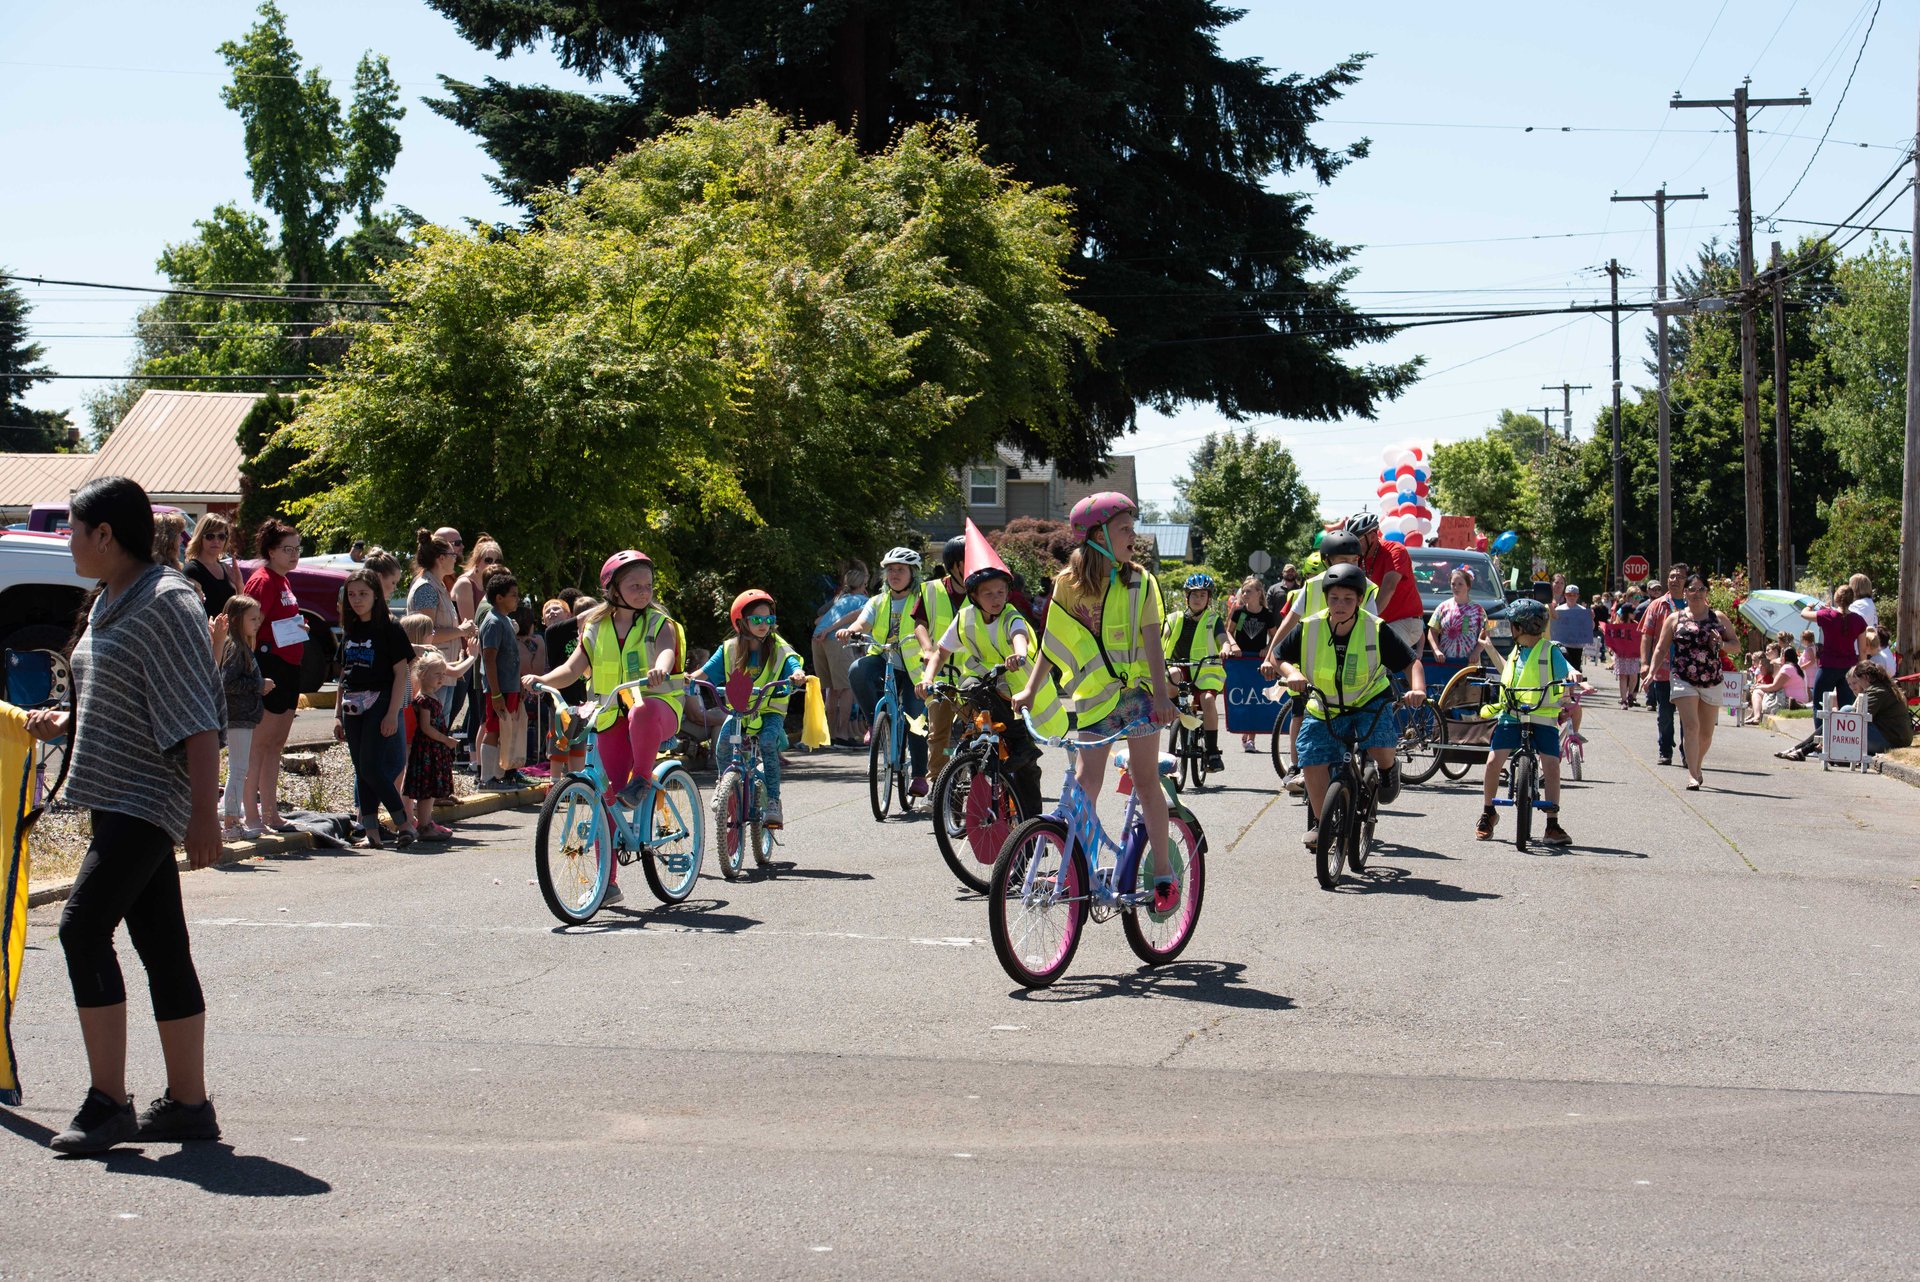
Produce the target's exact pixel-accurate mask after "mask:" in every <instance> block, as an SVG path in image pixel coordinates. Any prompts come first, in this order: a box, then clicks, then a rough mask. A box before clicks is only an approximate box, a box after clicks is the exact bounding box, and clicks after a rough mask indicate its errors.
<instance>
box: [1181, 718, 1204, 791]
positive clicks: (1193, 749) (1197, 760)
mask: <svg viewBox="0 0 1920 1282" xmlns="http://www.w3.org/2000/svg"><path fill="white" fill-rule="evenodd" d="M1181 729H1182V730H1185V731H1186V736H1187V752H1188V753H1189V754H1190V755H1189V757H1188V758H1187V760H1188V762H1189V764H1190V765H1191V766H1192V769H1191V770H1190V771H1189V772H1188V773H1189V775H1190V776H1191V777H1192V779H1193V786H1194V787H1196V788H1204V787H1206V786H1207V745H1206V742H1205V740H1204V739H1203V737H1202V736H1201V733H1200V731H1198V730H1187V729H1186V727H1185V726H1182V727H1181Z"/></svg>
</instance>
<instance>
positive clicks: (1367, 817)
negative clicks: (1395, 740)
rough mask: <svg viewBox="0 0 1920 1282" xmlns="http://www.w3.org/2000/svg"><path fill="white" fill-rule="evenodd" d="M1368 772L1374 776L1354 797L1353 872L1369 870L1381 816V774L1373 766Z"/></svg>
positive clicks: (1350, 854)
mask: <svg viewBox="0 0 1920 1282" xmlns="http://www.w3.org/2000/svg"><path fill="white" fill-rule="evenodd" d="M1402 768H1403V769H1404V767H1402ZM1367 773H1368V774H1369V775H1372V776H1373V777H1372V778H1371V779H1370V780H1369V781H1368V783H1367V785H1366V786H1365V787H1363V788H1361V789H1360V791H1359V793H1358V794H1357V795H1356V796H1355V797H1354V816H1353V817H1354V820H1355V822H1354V823H1352V824H1350V825H1349V828H1350V829H1351V831H1352V835H1351V836H1350V837H1349V838H1348V839H1347V871H1349V872H1353V873H1362V872H1365V871H1366V870H1367V860H1368V859H1369V858H1371V857H1372V855H1373V825H1374V823H1375V821H1376V820H1378V819H1379V817H1380V811H1379V806H1380V802H1379V797H1380V775H1379V772H1378V771H1376V770H1374V769H1372V768H1371V767H1370V768H1369V769H1368V771H1367Z"/></svg>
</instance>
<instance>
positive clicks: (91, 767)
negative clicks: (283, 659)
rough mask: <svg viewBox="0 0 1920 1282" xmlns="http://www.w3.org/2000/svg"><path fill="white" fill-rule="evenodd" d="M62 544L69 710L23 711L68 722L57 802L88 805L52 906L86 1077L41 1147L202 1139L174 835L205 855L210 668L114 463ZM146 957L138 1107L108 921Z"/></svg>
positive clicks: (140, 509) (211, 833)
mask: <svg viewBox="0 0 1920 1282" xmlns="http://www.w3.org/2000/svg"><path fill="white" fill-rule="evenodd" d="M70 511H71V518H72V529H71V532H70V535H69V539H68V551H69V553H70V554H71V556H72V557H73V568H74V571H75V573H77V574H78V575H80V576H81V577H82V578H86V579H92V580H97V581H99V582H100V583H101V584H102V588H103V590H102V592H101V593H100V595H99V596H98V598H97V599H96V600H95V601H94V604H93V606H92V608H91V610H90V611H89V613H88V615H87V618H86V620H85V622H84V623H83V624H82V625H81V626H82V631H81V633H80V635H79V637H78V639H77V640H76V641H75V643H74V646H73V653H72V663H73V675H74V687H75V690H76V692H77V700H78V702H77V705H76V707H75V710H74V712H73V713H71V714H69V713H65V712H55V711H51V710H43V711H38V712H32V713H29V714H28V716H27V730H28V732H29V733H31V734H32V735H34V737H36V738H38V739H42V740H50V739H57V738H61V737H63V736H65V735H67V734H69V733H71V734H72V740H71V744H72V747H71V753H72V756H71V758H70V772H69V774H68V776H67V783H66V800H67V801H68V802H69V803H71V804H73V805H75V806H78V807H81V808H82V809H85V810H87V811H89V812H90V818H91V833H92V835H91V838H90V839H89V842H88V845H87V852H86V855H85V857H84V858H83V859H82V860H81V863H80V871H79V874H78V875H77V876H76V877H75V878H74V883H73V889H72V891H71V893H70V895H69V897H68V899H67V904H66V907H65V909H64V910H62V912H61V914H60V946H61V949H62V951H64V952H65V954H66V959H67V975H68V978H69V979H70V981H71V982H72V985H73V996H74V1004H75V1005H76V1006H77V1007H78V1008H79V1012H80V1035H81V1039H82V1040H83V1041H84V1042H85V1043H86V1051H87V1066H88V1070H89V1073H90V1075H91V1084H90V1087H89V1089H88V1091H87V1096H86V1100H85V1102H84V1103H82V1104H81V1106H80V1110H79V1112H78V1113H76V1114H75V1115H74V1118H73V1121H72V1122H70V1123H68V1125H67V1128H66V1129H65V1130H63V1131H61V1132H60V1133H59V1134H57V1135H55V1136H54V1137H53V1138H52V1139H51V1140H50V1141H49V1144H50V1146H51V1147H52V1148H53V1149H55V1150H56V1151H58V1152H61V1153H70V1154H78V1153H99V1152H103V1151H105V1150H106V1149H109V1148H112V1147H113V1146H114V1145H116V1144H121V1143H124V1142H126V1141H128V1140H134V1139H140V1140H146V1141H149V1142H152V1143H171V1142H176V1141H182V1140H213V1139H218V1138H219V1137H220V1123H219V1121H218V1119H217V1118H216V1117H215V1115H214V1110H213V1101H212V1100H210V1099H209V1098H208V1097H207V1084H206V1028H207V1014H206V1011H207V1007H206V1001H205V1000H204V998H203V997H202V995H201V990H200V977H199V974H198V972H197V971H196V970H195V968H194V964H193V950H192V945H191V943H190V942H189V939H188V935H187V922H186V913H185V910H184V908H183V906H182V904H181V900H180V873H179V869H178V867H177V866H176V864H175V862H174V847H175V846H176V845H182V844H184V845H185V847H186V852H187V860H188V863H189V864H190V865H191V866H192V867H194V868H204V867H206V866H207V865H209V864H211V863H213V862H214V861H215V860H217V859H218V858H219V857H220V803H219V787H220V733H219V732H220V728H221V722H222V716H221V695H220V678H219V675H218V673H217V672H216V671H215V668H214V663H213V656H212V654H211V653H210V652H209V650H208V648H207V620H206V614H205V612H204V611H203V609H202V608H201V605H200V600H199V596H198V594H197V593H195V592H194V590H193V588H192V586H191V585H190V584H189V583H188V582H187V581H186V579H184V578H182V577H181V576H180V575H179V574H177V573H173V572H171V571H169V570H166V569H164V568H162V567H161V566H159V565H157V564H156V563H155V560H154V550H153V545H154V538H153V528H154V520H153V508H152V505H151V503H150V501H149V500H148V498H147V495H146V492H145V491H143V490H142V489H141V488H140V487H139V486H138V485H136V484H135V483H134V482H132V481H130V480H128V479H127V478H126V477H123V476H107V477H99V478H96V479H94V480H92V481H89V482H88V483H87V484H86V485H84V486H82V487H81V488H80V490H79V491H78V492H77V493H75V494H74V496H73V498H72V501H71V504H70ZM123 921H124V922H125V923H126V926H127V937H128V938H129V939H130V940H131V941H132V942H133V946H134V949H135V950H136V951H137V952H138V953H139V954H140V960H141V962H142V964H143V965H145V967H146V970H147V988H148V992H149V994H150V996H151V999H152V1006H153V1017H154V1021H155V1023H156V1025H157V1028H158V1031H159V1034H160V1051H161V1054H162V1056H163V1057H164V1059H165V1061H166V1071H167V1081H166V1087H165V1089H164V1090H163V1091H162V1092H161V1094H160V1098H158V1099H156V1100H154V1101H153V1103H151V1104H149V1105H148V1106H147V1107H146V1109H145V1110H143V1111H142V1112H141V1113H140V1114H139V1115H138V1116H137V1117H136V1116H135V1114H134V1111H133V1101H132V1100H131V1099H130V1098H129V1097H128V1095H127V1063H126V1060H127V990H126V983H125V980H124V979H123V977H122V975H121V971H120V962H119V958H118V957H117V956H116V955H115V953H114V946H113V937H114V933H115V931H117V930H118V929H119V927H120V924H121V923H122V922H123Z"/></svg>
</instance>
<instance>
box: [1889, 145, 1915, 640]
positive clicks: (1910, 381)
mask: <svg viewBox="0 0 1920 1282" xmlns="http://www.w3.org/2000/svg"><path fill="white" fill-rule="evenodd" d="M1915 167H1916V169H1920V151H1917V152H1916V153H1915ZM1913 236H1914V239H1913V246H1914V247H1915V248H1916V249H1920V184H1916V185H1915V187H1914V189H1913ZM1908 270H1909V275H1911V276H1912V285H1911V288H1910V291H1909V294H1908V298H1907V441H1906V455H1905V473H1904V477H1905V483H1904V484H1903V485H1902V486H1901V490H1900V618H1899V621H1898V622H1897V623H1896V624H1895V625H1894V634H1895V636H1896V637H1897V639H1898V640H1899V643H1900V652H1901V653H1902V654H1903V655H1904V656H1905V657H1906V661H1907V662H1906V666H1907V667H1909V668H1911V667H1912V666H1913V665H1914V664H1915V662H1916V661H1920V272H1915V271H1913V270H1912V264H1911V263H1909V266H1908Z"/></svg>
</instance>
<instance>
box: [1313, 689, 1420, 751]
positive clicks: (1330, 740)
mask: <svg viewBox="0 0 1920 1282" xmlns="http://www.w3.org/2000/svg"><path fill="white" fill-rule="evenodd" d="M1392 698H1393V696H1392V695H1390V694H1383V695H1381V696H1379V697H1378V698H1376V699H1375V700H1374V701H1373V702H1372V703H1369V704H1367V705H1366V706H1365V707H1363V708H1355V709H1354V710H1353V711H1352V712H1343V713H1341V714H1340V715H1339V716H1337V717H1335V718H1334V719H1333V724H1332V725H1331V726H1329V725H1328V724H1327V722H1325V721H1324V720H1322V719H1321V718H1319V717H1302V718H1301V719H1300V735H1299V738H1297V739H1296V740H1295V741H1294V746H1295V747H1296V748H1297V749H1298V750H1299V753H1300V766H1301V767H1302V768H1303V769H1304V768H1305V767H1307V766H1337V765H1339V764H1340V763H1341V762H1343V761H1345V760H1346V759H1347V747H1346V744H1345V743H1343V742H1342V741H1341V740H1340V739H1338V738H1335V737H1334V731H1336V730H1338V731H1339V732H1340V733H1341V734H1345V735H1351V734H1354V733H1355V732H1357V731H1360V730H1364V729H1366V728H1367V722H1368V721H1372V722H1373V733H1371V734H1369V735H1368V736H1367V737H1366V738H1365V739H1362V740H1361V741H1360V746H1361V747H1362V748H1391V747H1393V746H1394V745H1396V744H1398V743H1399V742H1400V726H1399V723H1398V722H1396V721H1395V720H1394V718H1393V709H1392V708H1391V707H1384V706H1382V705H1385V704H1388V703H1390V702H1391V701H1392ZM1376 709H1377V710H1378V711H1379V713H1380V715H1379V717H1378V718H1375V717H1374V712H1375V710H1376Z"/></svg>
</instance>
